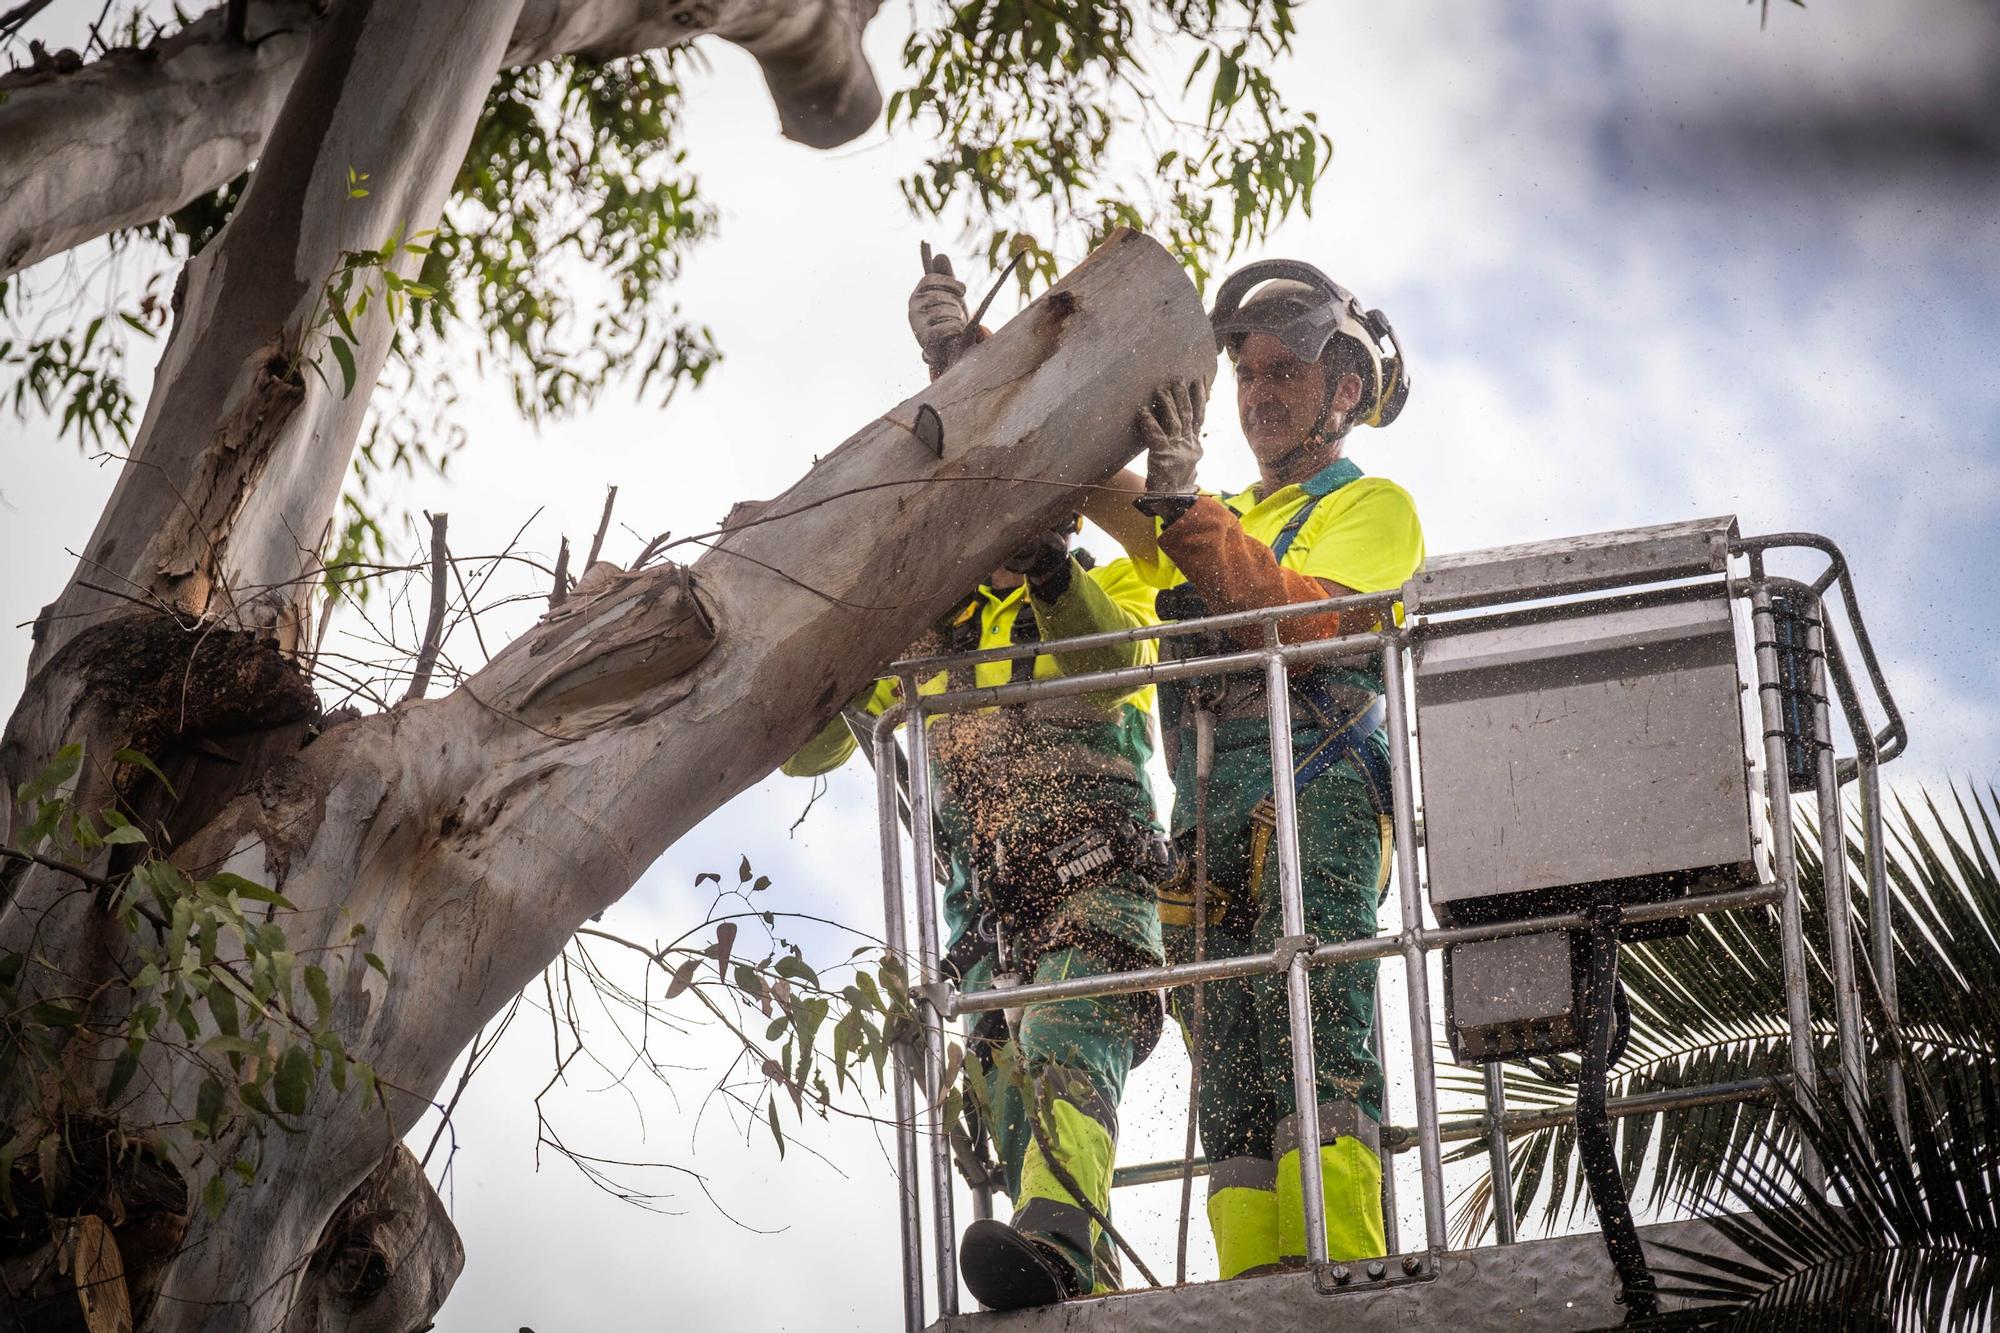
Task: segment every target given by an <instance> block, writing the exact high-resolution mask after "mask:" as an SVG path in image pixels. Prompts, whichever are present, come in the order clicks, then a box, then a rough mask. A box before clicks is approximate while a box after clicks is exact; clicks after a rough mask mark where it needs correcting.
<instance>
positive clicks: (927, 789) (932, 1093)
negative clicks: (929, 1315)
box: [902, 676, 958, 1315]
mask: <svg viewBox="0 0 2000 1333" xmlns="http://www.w3.org/2000/svg"><path fill="white" fill-rule="evenodd" d="M902 680H903V699H904V702H905V703H906V704H907V705H908V707H909V718H910V844H911V851H912V856H911V860H912V863H913V866H914V869H915V870H916V877H917V878H916V894H915V897H916V909H917V977H916V980H917V983H918V984H919V985H929V984H930V983H932V982H935V981H938V980H940V979H941V978H940V975H939V970H938V959H939V956H940V949H939V947H938V925H937V904H936V902H934V901H933V897H932V892H931V890H932V884H931V857H932V854H933V849H932V846H931V843H932V838H931V756H930V737H929V736H928V735H927V734H926V727H925V721H924V706H923V704H924V701H923V697H922V696H921V695H920V694H919V693H918V690H917V678H916V677H915V676H904V677H903V678H902ZM923 1022H924V1089H925V1092H926V1093H927V1094H928V1095H929V1097H930V1101H931V1105H930V1110H929V1112H928V1113H927V1115H926V1119H927V1120H928V1121H929V1123H930V1131H931V1226H932V1228H933V1231H934V1233H935V1235H934V1239H933V1241H932V1248H933V1251H934V1257H935V1259H936V1263H937V1296H938V1313H939V1314H941V1315H954V1314H957V1313H958V1236H957V1230H956V1226H955V1225H954V1222H953V1218H952V1198H951V1141H950V1139H949V1138H948V1137H946V1135H945V1126H944V1098H945V1094H946V1093H947V1092H949V1091H950V1089H948V1088H946V1087H945V1086H944V1043H945V1028H944V1015H942V1014H940V1013H938V1012H937V1011H936V1010H932V1012H931V1014H930V1016H929V1017H927V1018H925V1019H924V1020H923Z"/></svg>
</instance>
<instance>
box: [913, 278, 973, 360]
mask: <svg viewBox="0 0 2000 1333" xmlns="http://www.w3.org/2000/svg"><path fill="white" fill-rule="evenodd" d="M938 265H939V267H941V268H942V269H943V270H944V271H943V272H942V273H926V274H924V276H923V277H921V278H919V279H917V285H916V287H915V288H914V289H913V290H912V291H911V292H910V332H912V333H914V334H916V335H917V343H918V345H919V346H921V347H922V348H923V349H924V360H925V361H926V362H928V363H929V364H931V365H933V366H941V365H943V364H944V363H945V360H946V355H945V354H946V352H947V350H948V349H950V348H951V347H953V346H954V345H956V344H957V343H958V341H959V340H960V339H962V338H964V336H965V326H966V325H967V324H970V323H971V322H972V312H971V311H969V310H967V309H966V308H965V284H964V283H962V282H960V281H959V280H958V279H957V278H955V277H953V276H952V273H951V261H950V260H948V259H940V260H939V261H938Z"/></svg>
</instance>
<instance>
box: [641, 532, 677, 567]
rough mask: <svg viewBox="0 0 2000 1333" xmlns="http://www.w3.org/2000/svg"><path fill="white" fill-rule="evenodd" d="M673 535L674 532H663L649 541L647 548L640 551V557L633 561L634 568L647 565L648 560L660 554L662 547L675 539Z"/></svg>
mask: <svg viewBox="0 0 2000 1333" xmlns="http://www.w3.org/2000/svg"><path fill="white" fill-rule="evenodd" d="M673 535H674V534H673V533H671V532H663V533H661V534H660V535H659V536H657V537H655V538H653V539H652V540H651V541H649V542H647V543H646V546H645V549H644V550H642V551H640V552H639V558H638V559H637V560H634V561H633V562H632V568H633V569H644V568H645V567H646V562H647V561H648V560H651V559H652V558H653V557H654V556H656V555H658V554H659V553H660V549H661V548H662V547H664V546H665V545H666V544H667V543H668V542H669V541H671V540H672V539H673Z"/></svg>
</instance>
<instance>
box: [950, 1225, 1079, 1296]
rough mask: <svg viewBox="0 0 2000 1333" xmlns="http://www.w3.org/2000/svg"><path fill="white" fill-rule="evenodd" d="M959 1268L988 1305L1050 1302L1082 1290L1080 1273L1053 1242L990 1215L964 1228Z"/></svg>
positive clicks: (967, 1281) (969, 1287) (968, 1283)
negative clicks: (1043, 1239)
mask: <svg viewBox="0 0 2000 1333" xmlns="http://www.w3.org/2000/svg"><path fill="white" fill-rule="evenodd" d="M958 1270H959V1272H961V1273H963V1274H964V1275H965V1285H966V1288H967V1290H969V1291H971V1293H972V1294H973V1296H974V1297H976V1298H977V1299H978V1301H979V1303H980V1304H981V1305H983V1306H985V1307H986V1308H987V1309H989V1310H1025V1309H1028V1308H1029V1307H1031V1306H1036V1305H1053V1304H1055V1303H1056V1302H1057V1301H1062V1300H1068V1299H1069V1298H1070V1297H1072V1296H1078V1295H1081V1294H1082V1293H1083V1275H1082V1274H1081V1273H1079V1272H1077V1271H1076V1266H1075V1265H1074V1264H1072V1263H1070V1261H1069V1260H1068V1259H1065V1258H1064V1257H1063V1256H1062V1254H1061V1253H1060V1252H1059V1251H1058V1250H1057V1249H1056V1247H1055V1246H1053V1245H1050V1244H1048V1243H1047V1242H1045V1241H1040V1240H1037V1239H1035V1238H1034V1237H1033V1236H1030V1235H1028V1234H1027V1233H1025V1232H1022V1231H1018V1230H1016V1229H1015V1228H1013V1227H1011V1226H1009V1225H1008V1224H1007V1223H1005V1222H1001V1221H997V1220H995V1219H993V1218H981V1219H980V1220H979V1221H977V1222H974V1223H973V1224H972V1225H971V1226H969V1227H967V1228H966V1229H965V1236H964V1238H963V1239H962V1240H961V1241H960V1242H959V1246H958Z"/></svg>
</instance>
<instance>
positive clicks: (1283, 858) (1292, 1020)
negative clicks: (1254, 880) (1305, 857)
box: [1250, 623, 1327, 1264]
mask: <svg viewBox="0 0 2000 1333" xmlns="http://www.w3.org/2000/svg"><path fill="white" fill-rule="evenodd" d="M1269 638H1270V646H1271V647H1272V648H1273V649H1275V648H1276V647H1277V646H1278V627H1277V625H1276V624H1275V623H1273V624H1272V625H1271V626H1270V627H1269ZM1264 701H1265V717H1266V719H1267V721H1268V724H1269V727H1270V732H1271V803H1272V804H1273V805H1274V806H1275V807H1276V808H1277V828H1276V829H1275V830H1274V832H1273V835H1272V836H1273V837H1275V838H1276V839H1277V843H1278V909H1279V914H1280V916H1281V918H1282V920H1283V922H1284V928H1285V934H1286V935H1287V936H1288V937H1290V938H1291V939H1294V940H1296V939H1298V938H1299V937H1300V936H1302V935H1304V934H1305V933H1306V905H1305V886H1304V885H1303V884H1302V883H1301V881H1300V876H1299V807H1298V789H1297V788H1296V787H1294V786H1293V785H1292V687H1291V680H1290V677H1289V676H1288V674H1287V673H1286V670H1285V659H1284V658H1283V657H1282V656H1281V655H1279V654H1278V653H1276V652H1272V653H1271V654H1270V655H1269V656H1268V657H1267V658H1266V659H1265V662H1264ZM1261 888H1262V886H1261V885H1257V884H1252V885H1251V886H1250V892H1251V893H1253V894H1254V893H1257V892H1259V891H1260V889H1261ZM1308 966H1309V964H1308V963H1307V961H1306V958H1305V951H1304V950H1300V951H1299V952H1297V953H1294V954H1293V955H1292V961H1291V966H1290V967H1288V968H1286V969H1285V1018H1286V1021H1287V1022H1288V1023H1289V1024H1290V1026H1291V1034H1292V1094H1293V1096H1292V1101H1293V1114H1294V1115H1296V1116H1297V1117H1298V1129H1299V1185H1300V1189H1301V1194H1302V1197H1303V1199H1304V1203H1305V1222H1306V1259H1307V1261H1308V1262H1309V1263H1312V1264H1323V1263H1325V1262H1326V1256H1327V1248H1326V1180H1325V1178H1324V1177H1323V1176H1322V1175H1321V1174H1320V1169H1319V1075H1318V1072H1317V1069H1316V1067H1315V1062H1314V1060H1313V1027H1312V992H1311V990H1310V989H1308V985H1307V982H1308V978H1307V976H1306V968H1307V967H1308Z"/></svg>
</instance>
